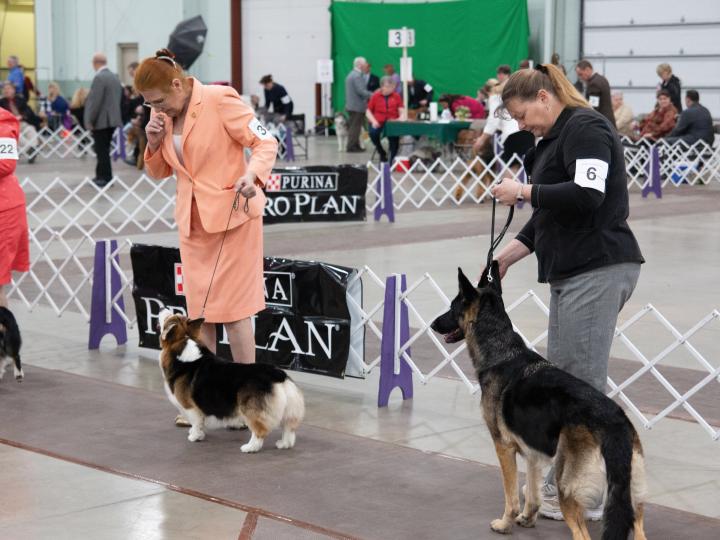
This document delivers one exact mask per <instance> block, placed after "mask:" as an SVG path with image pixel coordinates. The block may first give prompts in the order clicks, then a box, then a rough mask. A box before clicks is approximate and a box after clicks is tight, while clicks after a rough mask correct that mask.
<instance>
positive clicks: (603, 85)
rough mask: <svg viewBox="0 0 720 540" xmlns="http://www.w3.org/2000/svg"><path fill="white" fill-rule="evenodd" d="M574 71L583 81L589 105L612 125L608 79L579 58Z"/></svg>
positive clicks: (613, 116) (612, 117)
mask: <svg viewBox="0 0 720 540" xmlns="http://www.w3.org/2000/svg"><path fill="white" fill-rule="evenodd" d="M575 73H577V76H578V79H579V80H581V81H582V82H583V83H585V99H587V100H588V102H590V106H591V107H592V108H593V109H595V110H596V111H597V112H599V113H600V114H602V115H603V116H604V117H605V118H607V119H608V120H610V123H611V124H612V125H613V126H614V125H615V115H614V114H613V108H612V98H611V97H610V83H609V82H608V80H607V79H606V78H605V77H603V76H602V75H600V74H599V73H595V72H594V71H593V66H592V64H591V63H590V62H588V61H587V60H580V61H579V62H578V63H577V65H576V66H575Z"/></svg>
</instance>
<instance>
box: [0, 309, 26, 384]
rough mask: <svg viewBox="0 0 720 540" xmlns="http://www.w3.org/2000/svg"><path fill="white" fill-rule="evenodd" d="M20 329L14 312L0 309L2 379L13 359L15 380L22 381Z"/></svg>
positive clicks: (0, 369) (0, 365)
mask: <svg viewBox="0 0 720 540" xmlns="http://www.w3.org/2000/svg"><path fill="white" fill-rule="evenodd" d="M21 346H22V339H21V338H20V329H19V328H18V325H17V321H16V320H15V316H14V315H13V314H12V312H11V311H10V310H9V309H8V308H6V307H0V379H2V378H3V375H5V368H6V367H7V365H8V364H9V363H10V361H11V359H12V361H13V362H14V363H15V379H17V380H18V381H22V380H23V377H24V376H25V375H24V374H23V370H22V363H21V362H20V347H21Z"/></svg>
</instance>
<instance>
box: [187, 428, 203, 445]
mask: <svg viewBox="0 0 720 540" xmlns="http://www.w3.org/2000/svg"><path fill="white" fill-rule="evenodd" d="M203 439H205V432H204V431H203V430H201V429H195V428H190V431H189V432H188V441H190V442H196V441H202V440H203Z"/></svg>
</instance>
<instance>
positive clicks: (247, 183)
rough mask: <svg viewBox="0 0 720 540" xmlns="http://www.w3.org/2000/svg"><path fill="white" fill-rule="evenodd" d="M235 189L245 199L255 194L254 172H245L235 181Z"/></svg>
mask: <svg viewBox="0 0 720 540" xmlns="http://www.w3.org/2000/svg"><path fill="white" fill-rule="evenodd" d="M235 191H239V192H240V194H241V195H242V196H243V197H245V198H246V199H252V198H253V197H254V196H255V195H257V191H256V190H255V173H247V174H245V176H242V177H240V178H239V179H238V181H237V182H235Z"/></svg>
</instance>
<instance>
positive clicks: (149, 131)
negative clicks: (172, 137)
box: [145, 113, 167, 153]
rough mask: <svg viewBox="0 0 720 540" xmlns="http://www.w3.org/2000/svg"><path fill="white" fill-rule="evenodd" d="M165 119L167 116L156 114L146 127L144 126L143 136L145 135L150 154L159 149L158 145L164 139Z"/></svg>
mask: <svg viewBox="0 0 720 540" xmlns="http://www.w3.org/2000/svg"><path fill="white" fill-rule="evenodd" d="M166 119H167V116H165V113H158V114H156V115H155V116H153V117H152V118H151V119H150V121H149V122H148V123H147V126H145V134H146V135H147V140H148V147H149V148H150V152H152V153H155V151H156V150H157V149H158V148H160V145H161V144H162V142H163V139H164V138H165V120H166Z"/></svg>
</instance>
